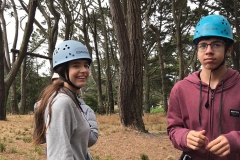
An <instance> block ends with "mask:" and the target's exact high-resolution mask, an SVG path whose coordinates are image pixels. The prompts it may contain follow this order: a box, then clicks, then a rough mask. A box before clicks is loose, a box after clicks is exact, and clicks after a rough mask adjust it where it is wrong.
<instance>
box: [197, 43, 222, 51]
mask: <svg viewBox="0 0 240 160" xmlns="http://www.w3.org/2000/svg"><path fill="white" fill-rule="evenodd" d="M208 45H210V46H211V49H212V50H213V51H219V50H221V49H222V48H223V46H224V45H225V43H224V42H220V41H216V42H212V43H210V44H207V43H199V44H198V45H197V49H198V51H199V52H205V51H206V50H207V48H208Z"/></svg>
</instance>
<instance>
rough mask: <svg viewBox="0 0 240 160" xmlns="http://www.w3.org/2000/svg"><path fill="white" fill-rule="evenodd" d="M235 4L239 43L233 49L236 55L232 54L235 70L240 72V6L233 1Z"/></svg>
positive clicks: (235, 22) (235, 0)
mask: <svg viewBox="0 0 240 160" xmlns="http://www.w3.org/2000/svg"><path fill="white" fill-rule="evenodd" d="M233 3H234V15H235V17H234V18H235V21H234V24H235V27H236V35H237V36H236V37H237V42H238V43H235V44H234V46H235V47H234V48H233V52H235V54H234V53H233V52H232V54H234V55H235V56H234V58H233V59H232V60H233V64H234V65H233V68H234V69H236V70H238V71H240V64H239V61H240V57H239V52H240V27H239V20H238V17H239V15H238V13H239V7H238V4H237V0H233Z"/></svg>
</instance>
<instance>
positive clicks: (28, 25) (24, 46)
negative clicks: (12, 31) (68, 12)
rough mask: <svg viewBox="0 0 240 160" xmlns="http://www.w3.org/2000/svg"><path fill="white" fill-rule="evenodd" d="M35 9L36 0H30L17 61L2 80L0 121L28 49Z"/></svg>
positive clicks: (4, 114) (2, 118) (3, 118)
mask: <svg viewBox="0 0 240 160" xmlns="http://www.w3.org/2000/svg"><path fill="white" fill-rule="evenodd" d="M36 8H37V0H30V1H29V5H28V11H29V12H28V21H27V23H26V27H25V29H24V34H23V39H22V43H21V47H20V50H19V54H18V58H17V60H16V61H15V62H14V64H13V65H12V68H11V70H10V72H9V73H8V75H7V76H6V78H5V79H4V82H5V83H4V84H5V96H4V97H5V99H4V100H5V102H4V104H3V105H4V106H1V107H3V108H1V107H0V108H1V109H0V110H1V111H4V112H5V113H0V114H2V115H3V116H5V117H2V116H1V117H0V120H5V119H6V106H5V104H6V101H7V97H8V91H9V89H10V86H11V85H12V83H13V81H14V79H15V77H16V75H17V72H18V70H19V69H20V66H21V63H22V61H23V59H24V57H25V56H26V52H27V48H28V43H29V39H30V36H31V34H32V31H33V23H34V17H35V13H36Z"/></svg>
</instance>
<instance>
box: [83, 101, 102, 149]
mask: <svg viewBox="0 0 240 160" xmlns="http://www.w3.org/2000/svg"><path fill="white" fill-rule="evenodd" d="M80 102H81V107H82V110H83V113H84V116H85V117H86V120H87V121H88V123H89V125H90V128H91V131H90V135H89V140H88V147H91V146H93V145H94V144H95V143H96V142H97V140H98V125H97V119H96V115H95V113H94V111H93V110H92V109H91V108H90V107H89V106H88V105H86V104H85V103H84V101H83V100H80Z"/></svg>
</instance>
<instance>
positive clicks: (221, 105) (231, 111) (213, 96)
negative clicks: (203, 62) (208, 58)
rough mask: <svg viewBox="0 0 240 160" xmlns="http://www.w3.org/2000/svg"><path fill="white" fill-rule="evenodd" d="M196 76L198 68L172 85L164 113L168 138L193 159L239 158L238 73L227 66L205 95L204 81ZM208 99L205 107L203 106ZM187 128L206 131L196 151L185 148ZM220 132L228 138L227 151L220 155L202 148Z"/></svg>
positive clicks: (225, 159) (239, 103) (235, 159)
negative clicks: (203, 142) (222, 75)
mask: <svg viewBox="0 0 240 160" xmlns="http://www.w3.org/2000/svg"><path fill="white" fill-rule="evenodd" d="M198 75H199V71H197V72H194V73H192V74H190V75H189V76H187V77H186V78H185V79H183V80H181V81H179V82H178V83H176V84H175V86H174V87H173V88H172V91H171V94H170V99H169V106H168V113H167V120H168V127H167V131H168V134H169V138H170V140H171V141H172V143H173V145H174V147H175V148H177V149H179V150H182V151H184V152H186V153H187V154H188V155H190V156H191V157H192V158H193V159H194V160H240V75H239V73H238V72H237V71H235V70H232V69H228V70H227V73H226V74H225V76H224V78H223V80H222V81H221V82H220V83H219V84H218V85H217V87H216V89H215V90H214V91H213V92H211V91H210V94H209V98H208V84H206V83H204V82H202V81H201V80H200V78H199V76H198ZM208 99H209V107H205V103H206V102H207V100H208ZM190 130H196V131H201V130H206V135H205V136H206V137H207V138H208V139H209V141H208V142H206V143H205V145H204V146H202V148H201V149H200V150H196V151H194V150H191V149H189V148H188V147H187V144H186V138H187V134H188V133H189V131H190ZM220 135H223V136H225V137H226V138H227V140H228V141H229V144H230V152H231V153H230V154H229V155H227V156H226V157H222V158H221V157H219V156H217V155H214V154H212V153H210V152H209V151H208V150H206V149H205V147H206V145H207V144H208V143H209V142H210V141H212V140H214V139H215V138H217V137H218V136H220Z"/></svg>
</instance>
